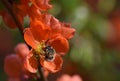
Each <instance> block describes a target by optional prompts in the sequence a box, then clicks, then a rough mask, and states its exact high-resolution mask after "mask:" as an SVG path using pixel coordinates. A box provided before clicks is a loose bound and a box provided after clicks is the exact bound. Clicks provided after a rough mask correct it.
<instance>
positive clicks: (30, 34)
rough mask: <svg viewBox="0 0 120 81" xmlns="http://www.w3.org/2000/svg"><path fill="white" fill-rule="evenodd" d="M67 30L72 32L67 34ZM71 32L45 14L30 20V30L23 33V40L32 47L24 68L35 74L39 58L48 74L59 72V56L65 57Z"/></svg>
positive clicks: (71, 35) (60, 61)
mask: <svg viewBox="0 0 120 81" xmlns="http://www.w3.org/2000/svg"><path fill="white" fill-rule="evenodd" d="M47 18H48V19H47ZM62 26H63V28H62ZM64 27H65V28H64ZM69 30H72V31H70V32H69ZM73 30H74V29H72V28H70V27H67V25H65V24H62V25H61V23H60V22H59V21H58V20H57V19H55V18H54V17H53V16H51V15H47V14H43V15H41V16H40V18H35V19H33V20H31V22H30V28H26V29H25V31H24V39H25V41H26V43H27V44H28V45H30V46H31V47H32V50H31V52H30V53H29V55H28V56H27V57H26V61H25V63H24V66H25V68H26V69H27V70H28V71H30V72H32V73H35V72H37V68H38V65H39V64H38V62H37V61H38V59H39V58H40V64H41V65H42V67H43V68H45V69H47V70H48V71H50V72H57V71H59V70H60V68H61V67H62V63H63V61H62V59H61V57H60V54H61V55H65V54H66V53H67V52H68V50H69V43H68V39H70V38H72V37H73V35H74V33H73V32H75V30H74V31H73ZM63 31H64V33H63ZM65 31H66V32H68V33H65ZM71 32H72V33H71ZM64 34H66V35H67V36H69V37H67V36H65V35H64ZM36 57H37V58H36ZM38 57H39V58H38ZM50 66H51V67H50Z"/></svg>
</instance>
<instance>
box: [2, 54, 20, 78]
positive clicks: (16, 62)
mask: <svg viewBox="0 0 120 81" xmlns="http://www.w3.org/2000/svg"><path fill="white" fill-rule="evenodd" d="M4 70H5V72H6V73H7V75H8V76H10V77H19V76H20V75H21V72H22V63H21V60H20V58H19V57H18V56H17V55H15V54H11V55H9V56H7V57H6V58H5V61H4Z"/></svg>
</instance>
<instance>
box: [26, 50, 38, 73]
mask: <svg viewBox="0 0 120 81" xmlns="http://www.w3.org/2000/svg"><path fill="white" fill-rule="evenodd" d="M24 68H25V69H26V70H27V71H29V72H31V73H36V72H37V68H38V62H37V59H36V58H35V57H34V56H33V54H32V50H31V51H30V53H29V54H28V55H27V57H26V59H25V61H24Z"/></svg>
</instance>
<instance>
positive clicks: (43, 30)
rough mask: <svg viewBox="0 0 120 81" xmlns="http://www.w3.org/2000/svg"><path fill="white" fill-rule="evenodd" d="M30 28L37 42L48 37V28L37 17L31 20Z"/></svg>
mask: <svg viewBox="0 0 120 81" xmlns="http://www.w3.org/2000/svg"><path fill="white" fill-rule="evenodd" d="M30 30H31V32H32V34H33V36H34V38H35V39H36V40H37V41H39V42H41V41H42V40H47V39H48V38H49V37H50V28H49V27H47V26H46V25H45V24H43V23H42V22H41V21H40V20H38V19H35V20H33V21H31V24H30Z"/></svg>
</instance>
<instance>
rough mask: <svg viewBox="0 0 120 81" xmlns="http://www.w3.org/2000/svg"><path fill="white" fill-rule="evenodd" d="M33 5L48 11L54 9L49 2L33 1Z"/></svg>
mask: <svg viewBox="0 0 120 81" xmlns="http://www.w3.org/2000/svg"><path fill="white" fill-rule="evenodd" d="M31 1H32V3H33V4H34V5H35V6H36V7H37V8H39V9H41V10H43V11H44V10H48V9H50V8H51V7H52V5H50V4H49V3H48V2H49V0H31Z"/></svg>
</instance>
